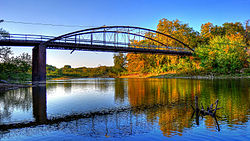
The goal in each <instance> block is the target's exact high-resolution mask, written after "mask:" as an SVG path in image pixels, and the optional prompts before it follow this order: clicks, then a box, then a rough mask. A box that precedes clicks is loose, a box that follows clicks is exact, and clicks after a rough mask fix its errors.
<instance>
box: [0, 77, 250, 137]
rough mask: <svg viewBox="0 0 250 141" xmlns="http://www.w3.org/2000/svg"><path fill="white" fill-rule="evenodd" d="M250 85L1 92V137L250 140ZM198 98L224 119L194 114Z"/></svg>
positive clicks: (67, 85)
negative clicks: (216, 106) (193, 108)
mask: <svg viewBox="0 0 250 141" xmlns="http://www.w3.org/2000/svg"><path fill="white" fill-rule="evenodd" d="M249 82H250V80H249V79H242V80H190V79H72V80H63V81H49V82H48V83H47V84H46V86H45V85H44V86H40V87H33V88H24V89H18V90H12V91H8V92H5V93H0V127H1V129H0V140H104V139H105V140H227V141H228V140H250V122H249V120H250V103H249V100H250V87H249V84H250V83H249ZM195 96H198V97H199V103H200V104H201V103H202V104H203V105H204V106H206V107H207V106H209V105H210V104H211V103H213V102H215V101H216V99H219V107H223V108H222V109H220V110H218V111H217V115H218V117H217V118H216V119H214V118H212V117H210V116H205V117H203V118H202V117H197V116H196V115H193V110H192V108H191V106H190V105H191V104H192V105H194V98H195ZM216 121H217V122H216ZM217 123H218V124H217Z"/></svg>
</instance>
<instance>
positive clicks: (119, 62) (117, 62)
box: [113, 53, 126, 73]
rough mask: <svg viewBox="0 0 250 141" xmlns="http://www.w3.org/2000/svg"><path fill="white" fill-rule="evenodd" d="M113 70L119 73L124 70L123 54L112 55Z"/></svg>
mask: <svg viewBox="0 0 250 141" xmlns="http://www.w3.org/2000/svg"><path fill="white" fill-rule="evenodd" d="M113 59H114V70H115V72H116V73H121V72H123V71H125V70H126V56H125V55H124V54H123V53H119V54H114V56H113Z"/></svg>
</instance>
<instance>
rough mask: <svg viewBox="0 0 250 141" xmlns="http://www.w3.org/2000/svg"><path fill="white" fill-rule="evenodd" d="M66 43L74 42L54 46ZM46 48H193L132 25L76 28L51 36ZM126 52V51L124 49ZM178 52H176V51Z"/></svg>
mask: <svg viewBox="0 0 250 141" xmlns="http://www.w3.org/2000/svg"><path fill="white" fill-rule="evenodd" d="M156 37H161V38H163V39H167V40H168V41H170V40H171V42H172V43H173V42H174V43H175V46H174V47H173V46H171V47H170V46H169V45H168V43H167V42H162V41H160V40H159V38H156ZM59 43H67V44H72V45H73V44H74V45H75V46H74V47H71V46H70V45H69V47H68V48H65V47H63V48H60V46H58V47H56V45H54V44H59ZM43 44H44V45H46V46H47V48H52V49H54V48H55V49H70V50H84V49H85V48H81V45H85V46H88V49H90V50H91V46H95V47H99V48H103V49H104V50H107V48H110V49H111V51H114V50H115V49H118V48H120V49H121V50H119V49H118V51H119V52H122V49H128V48H129V49H134V50H149V51H150V50H151V51H152V50H158V51H159V50H164V51H165V50H169V51H174V52H178V51H179V52H180V54H183V53H181V52H193V49H192V48H191V47H189V46H188V45H187V44H185V43H183V42H182V41H180V40H178V39H176V38H174V37H172V36H170V35H167V34H164V33H161V32H158V31H155V30H151V29H147V28H142V27H134V26H102V27H96V28H89V29H84V30H78V31H75V32H71V33H67V34H64V35H61V36H58V37H55V38H52V39H50V40H48V41H46V42H45V43H43ZM124 52H126V51H124ZM176 54H178V53H176Z"/></svg>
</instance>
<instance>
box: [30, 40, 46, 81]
mask: <svg viewBox="0 0 250 141" xmlns="http://www.w3.org/2000/svg"><path fill="white" fill-rule="evenodd" d="M32 83H33V84H37V83H46V46H44V45H39V46H35V47H34V48H33V50H32Z"/></svg>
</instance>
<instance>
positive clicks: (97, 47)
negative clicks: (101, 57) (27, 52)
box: [0, 39, 192, 56]
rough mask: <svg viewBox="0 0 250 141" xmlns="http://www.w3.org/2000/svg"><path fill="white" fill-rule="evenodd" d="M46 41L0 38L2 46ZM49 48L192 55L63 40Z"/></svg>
mask: <svg viewBox="0 0 250 141" xmlns="http://www.w3.org/2000/svg"><path fill="white" fill-rule="evenodd" d="M44 42H45V41H38V40H16V39H5V40H0V46H30V47H34V46H38V45H39V44H41V43H44ZM47 49H61V50H79V51H101V52H123V53H127V52H133V53H157V54H170V55H181V56H184V55H185V56H190V55H192V52H190V51H180V50H167V49H165V50H164V49H155V48H135V47H120V46H118V47H117V46H111V45H96V44H93V45H91V44H77V43H63V42H52V43H49V44H48V45H47Z"/></svg>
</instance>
